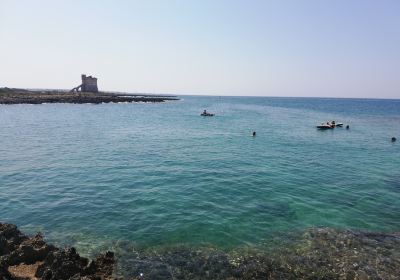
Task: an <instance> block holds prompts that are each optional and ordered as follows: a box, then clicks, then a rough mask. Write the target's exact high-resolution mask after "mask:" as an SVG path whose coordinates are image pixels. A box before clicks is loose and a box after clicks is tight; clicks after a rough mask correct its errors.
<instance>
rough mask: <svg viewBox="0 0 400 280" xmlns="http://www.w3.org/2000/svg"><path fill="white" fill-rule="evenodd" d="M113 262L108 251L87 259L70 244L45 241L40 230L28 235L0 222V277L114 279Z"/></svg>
mask: <svg viewBox="0 0 400 280" xmlns="http://www.w3.org/2000/svg"><path fill="white" fill-rule="evenodd" d="M114 263H115V261H114V253H112V252H106V253H105V254H102V255H99V256H98V257H97V258H96V259H95V260H91V261H90V260H89V259H87V258H83V257H80V256H79V254H78V253H77V252H76V250H75V249H74V248H65V249H61V248H57V247H55V246H53V245H49V244H46V242H45V241H44V240H43V237H42V235H41V234H37V235H35V236H34V237H28V236H27V235H25V234H23V233H21V232H20V231H19V230H18V229H17V227H16V226H15V225H12V224H2V223H0V280H28V279H46V280H67V279H71V280H72V279H74V280H78V279H82V280H84V279H85V280H102V279H103V280H106V279H107V280H108V279H114V278H113V277H112V273H113V267H114Z"/></svg>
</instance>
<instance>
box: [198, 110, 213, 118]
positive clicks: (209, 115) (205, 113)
mask: <svg viewBox="0 0 400 280" xmlns="http://www.w3.org/2000/svg"><path fill="white" fill-rule="evenodd" d="M200 116H203V117H213V116H214V114H211V113H209V112H207V110H204V111H203V113H201V114H200Z"/></svg>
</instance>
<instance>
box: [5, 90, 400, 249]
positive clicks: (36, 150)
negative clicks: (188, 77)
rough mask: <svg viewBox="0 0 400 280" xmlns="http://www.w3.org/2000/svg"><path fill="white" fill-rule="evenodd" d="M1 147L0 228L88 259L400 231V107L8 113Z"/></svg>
mask: <svg viewBox="0 0 400 280" xmlns="http://www.w3.org/2000/svg"><path fill="white" fill-rule="evenodd" d="M203 109H208V110H209V111H210V112H213V113H215V114H216V116H215V117H212V118H211V117H210V118H204V117H200V116H199V114H200V113H201V112H202V110H203ZM327 120H336V121H338V122H343V123H345V125H346V124H349V125H350V129H349V130H346V129H345V128H336V129H334V130H329V131H318V130H317V129H316V128H315V125H317V124H319V123H321V122H324V121H327ZM252 131H256V132H257V136H256V137H252V136H251V133H252ZM393 136H396V137H397V138H398V141H397V142H396V143H391V141H390V139H391V137H393ZM0 139H1V140H0V143H1V144H0V220H1V221H7V222H11V223H15V224H17V225H18V226H20V227H22V229H23V230H25V231H27V232H32V233H33V232H35V231H38V230H40V231H43V232H44V233H45V235H46V236H47V237H48V239H50V240H51V241H53V242H56V243H58V244H64V243H68V244H72V245H75V246H78V248H81V251H85V250H86V251H90V250H93V248H97V247H99V246H106V247H107V246H108V245H107V244H111V243H113V242H114V243H115V242H119V241H127V242H134V243H135V244H136V245H137V246H142V247H148V246H169V245H177V244H182V243H184V244H191V245H202V244H209V245H212V246H216V247H219V248H232V247H235V246H243V245H252V246H257V245H258V244H263V243H265V242H267V241H268V240H270V239H271V238H274V237H276V236H281V235H282V234H287V233H290V232H294V231H298V230H302V229H305V228H308V227H311V226H328V227H333V228H351V229H365V230H369V231H379V232H391V231H399V230H400V100H357V99H309V98H255V97H254V98H244V97H193V96H185V97H183V98H182V100H180V101H177V102H167V103H164V104H143V103H137V104H102V105H90V104H83V105H72V104H44V105H3V106H0Z"/></svg>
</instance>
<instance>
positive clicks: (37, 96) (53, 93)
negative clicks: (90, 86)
mask: <svg viewBox="0 0 400 280" xmlns="http://www.w3.org/2000/svg"><path fill="white" fill-rule="evenodd" d="M169 100H179V99H178V98H177V97H176V96H159V95H148V94H143V95H138V94H126V93H124V94H122V93H113V92H98V93H92V92H66V91H61V90H28V89H19V88H7V87H4V88H0V104H7V105H12V104H43V103H72V104H85V103H90V104H100V103H119V102H128V103H131V102H152V103H155V102H165V101H169Z"/></svg>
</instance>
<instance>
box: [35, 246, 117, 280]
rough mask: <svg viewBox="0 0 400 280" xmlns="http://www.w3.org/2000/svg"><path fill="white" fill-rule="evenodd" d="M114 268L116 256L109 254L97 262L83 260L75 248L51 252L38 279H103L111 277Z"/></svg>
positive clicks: (40, 269)
mask: <svg viewBox="0 0 400 280" xmlns="http://www.w3.org/2000/svg"><path fill="white" fill-rule="evenodd" d="M113 267H114V254H113V253H112V252H107V253H106V254H105V255H100V256H99V257H97V259H96V260H94V261H92V262H90V263H89V260H88V259H86V258H82V257H80V256H79V254H78V253H76V250H75V248H68V249H65V250H56V251H52V252H50V253H49V254H48V255H47V257H46V259H45V260H44V263H43V264H42V265H40V266H39V268H38V270H37V272H36V277H39V278H42V279H46V280H58V279H59V280H64V279H65V280H66V279H83V278H85V279H102V278H104V277H111V275H112V272H113Z"/></svg>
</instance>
